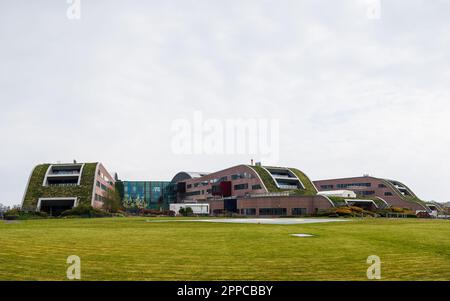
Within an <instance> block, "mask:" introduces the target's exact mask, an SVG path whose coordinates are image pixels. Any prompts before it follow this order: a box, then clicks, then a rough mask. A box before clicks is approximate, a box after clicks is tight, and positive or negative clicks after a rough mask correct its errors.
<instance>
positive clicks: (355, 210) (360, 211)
mask: <svg viewBox="0 0 450 301" xmlns="http://www.w3.org/2000/svg"><path fill="white" fill-rule="evenodd" d="M348 208H349V209H350V210H351V211H353V212H358V213H362V212H364V209H362V208H361V207H357V206H350V207H348Z"/></svg>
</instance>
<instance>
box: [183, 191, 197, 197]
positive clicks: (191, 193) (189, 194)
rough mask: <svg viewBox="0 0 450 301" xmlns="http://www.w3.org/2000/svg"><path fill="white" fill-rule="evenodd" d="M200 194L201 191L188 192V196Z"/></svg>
mask: <svg viewBox="0 0 450 301" xmlns="http://www.w3.org/2000/svg"><path fill="white" fill-rule="evenodd" d="M193 195H200V191H191V192H186V196H193Z"/></svg>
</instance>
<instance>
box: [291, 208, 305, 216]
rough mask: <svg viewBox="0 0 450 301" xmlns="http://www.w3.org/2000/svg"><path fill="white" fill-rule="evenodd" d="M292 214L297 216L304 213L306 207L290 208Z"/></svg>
mask: <svg viewBox="0 0 450 301" xmlns="http://www.w3.org/2000/svg"><path fill="white" fill-rule="evenodd" d="M292 215H297V216H303V215H306V208H292Z"/></svg>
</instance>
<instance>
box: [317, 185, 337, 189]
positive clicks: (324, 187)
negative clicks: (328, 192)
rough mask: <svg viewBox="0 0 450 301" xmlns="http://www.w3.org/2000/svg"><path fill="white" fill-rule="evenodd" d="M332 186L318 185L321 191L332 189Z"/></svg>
mask: <svg viewBox="0 0 450 301" xmlns="http://www.w3.org/2000/svg"><path fill="white" fill-rule="evenodd" d="M333 187H334V186H333V185H320V188H322V189H333Z"/></svg>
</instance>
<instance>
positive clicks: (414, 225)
mask: <svg viewBox="0 0 450 301" xmlns="http://www.w3.org/2000/svg"><path fill="white" fill-rule="evenodd" d="M146 220H147V219H146V218H107V219H106V218H105V219H66V220H64V219H55V220H34V221H21V222H19V223H13V224H6V223H3V222H1V221H0V280H65V279H66V269H67V267H68V264H66V259H67V257H68V256H69V255H78V256H79V257H80V258H81V276H82V280H367V277H366V270H367V268H368V266H369V265H368V264H367V263H366V259H367V257H368V256H369V255H378V256H379V257H380V258H381V261H382V271H381V275H382V279H384V280H450V221H442V220H441V221H438V220H423V219H408V220H405V219H366V220H353V221H351V222H338V223H320V224H303V225H260V224H225V223H206V222H162V223H148V222H146ZM292 233H310V234H314V235H316V237H312V238H298V237H292V236H290V235H289V234H292Z"/></svg>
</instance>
